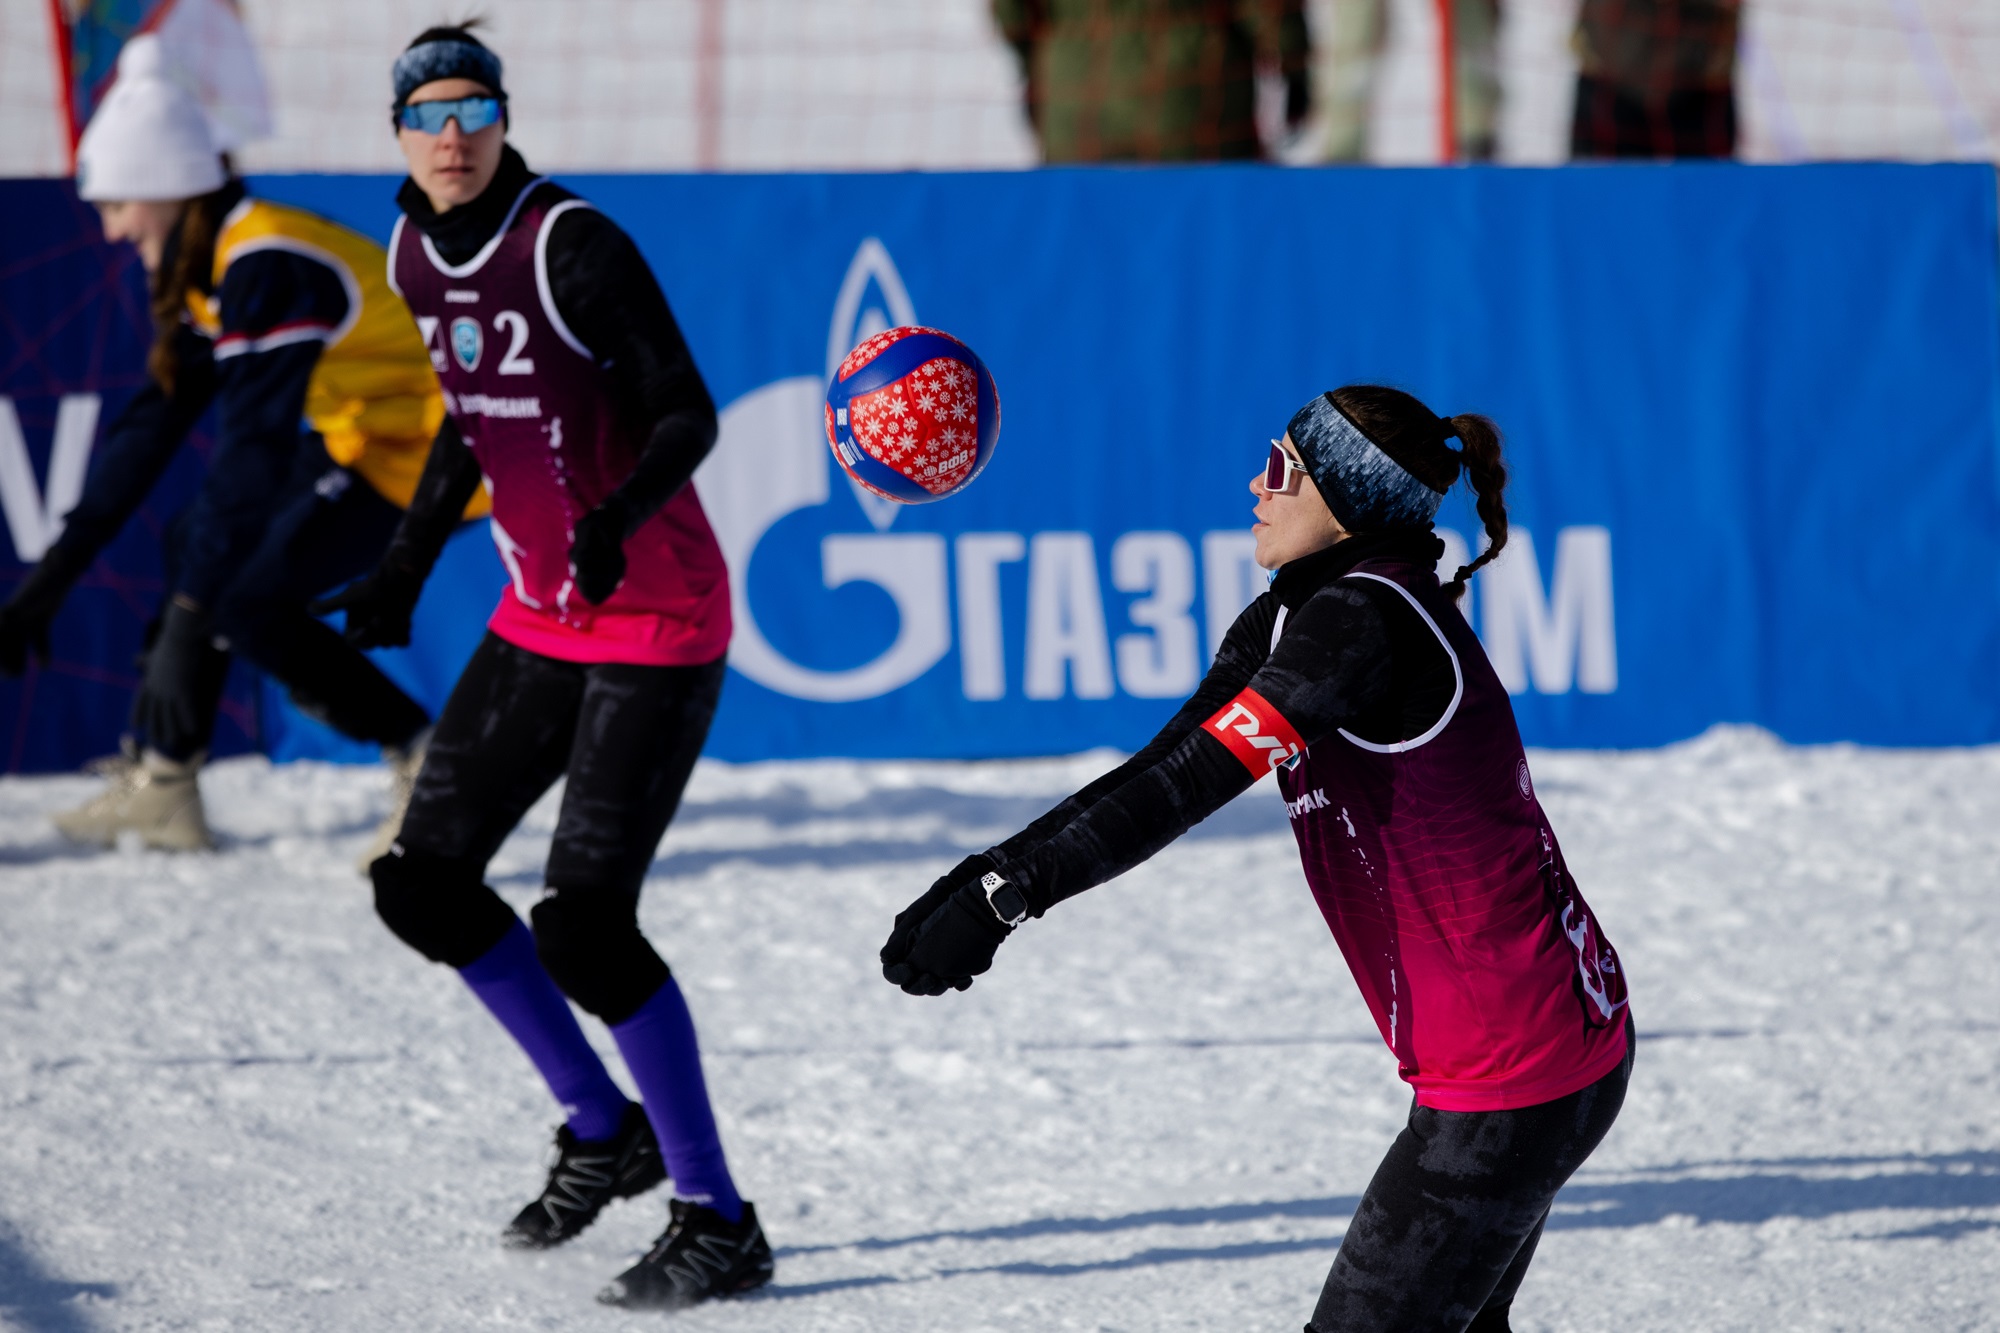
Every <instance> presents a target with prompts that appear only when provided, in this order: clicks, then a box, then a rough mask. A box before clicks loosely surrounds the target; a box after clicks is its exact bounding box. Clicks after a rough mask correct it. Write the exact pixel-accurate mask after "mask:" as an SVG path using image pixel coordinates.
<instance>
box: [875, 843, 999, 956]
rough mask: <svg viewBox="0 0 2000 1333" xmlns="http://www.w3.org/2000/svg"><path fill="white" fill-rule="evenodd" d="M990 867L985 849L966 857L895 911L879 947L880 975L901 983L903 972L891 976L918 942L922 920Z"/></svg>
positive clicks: (975, 881)
mask: <svg viewBox="0 0 2000 1333" xmlns="http://www.w3.org/2000/svg"><path fill="white" fill-rule="evenodd" d="M992 869H993V861H992V859H991V858H990V857H988V856H987V855H986V854H985V853H984V852H982V853H980V854H979V855H977V856H968V857H966V858H965V859H964V860H963V861H960V862H959V863H958V864H957V865H955V866H953V867H952V868H951V869H950V870H949V871H947V872H946V873H945V874H943V875H941V876H939V877H938V881H937V883H935V884H933V885H931V886H930V888H929V889H927V890H925V892H924V896H923V897H921V898H919V899H917V900H916V901H915V902H913V903H911V904H910V905H909V906H908V907H905V908H904V909H903V910H902V911H900V912H898V913H896V928H895V929H894V930H892V931H890V932H889V942H888V943H886V944H884V945H883V946H882V975H883V976H885V977H888V978H889V980H891V981H893V982H895V983H896V984H897V985H898V986H900V985H902V984H903V980H904V974H897V975H894V976H891V975H890V973H891V972H892V971H893V970H894V969H895V968H896V966H897V964H899V963H901V962H902V961H903V960H904V959H906V958H908V957H909V956H910V946H911V945H912V944H915V943H916V942H917V932H918V931H919V930H921V929H923V925H924V922H926V921H928V920H930V918H931V913H932V912H935V911H937V909H938V908H939V907H941V906H942V905H943V904H944V901H945V899H947V898H949V897H951V895H952V894H954V893H957V892H958V891H959V890H960V889H961V888H963V887H965V886H966V885H967V884H977V883H978V882H979V877H980V876H982V875H984V874H986V873H987V872H988V871H990V870H992Z"/></svg>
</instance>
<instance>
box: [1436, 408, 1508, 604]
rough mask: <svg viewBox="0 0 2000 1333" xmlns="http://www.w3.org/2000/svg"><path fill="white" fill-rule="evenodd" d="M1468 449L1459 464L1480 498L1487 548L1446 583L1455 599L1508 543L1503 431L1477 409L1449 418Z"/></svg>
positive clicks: (1471, 487) (1476, 495) (1446, 589)
mask: <svg viewBox="0 0 2000 1333" xmlns="http://www.w3.org/2000/svg"><path fill="white" fill-rule="evenodd" d="M1445 423H1446V424H1447V425H1449V426H1450V427H1451V428H1452V430H1453V431H1454V432H1455V433H1456V434H1457V435H1458V438H1459V442H1460V443H1461V444H1462V445H1463V446H1464V448H1462V449H1460V450H1459V463H1460V464H1461V465H1462V466H1463V467H1464V469H1465V484H1466V486H1467V487H1469V488H1470V489H1471V491H1472V494H1473V495H1474V496H1475V497H1476V498H1477V500H1478V509H1479V521H1480V522H1481V523H1482V524H1484V525H1485V527H1486V549H1485V550H1483V551H1481V552H1480V553H1479V554H1478V555H1477V556H1476V557H1474V559H1473V561H1472V563H1471V564H1468V565H1461V566H1459V570H1458V573H1457V574H1455V575H1453V576H1452V580H1451V582H1449V583H1447V584H1445V585H1444V590H1445V592H1446V593H1447V594H1448V595H1450V597H1451V598H1452V600H1453V601H1457V600H1458V599H1459V598H1461V597H1463V596H1464V595H1465V586H1466V581H1467V580H1469V579H1470V578H1471V577H1472V575H1473V573H1474V571H1476V570H1478V569H1479V568H1480V567H1481V566H1482V565H1486V564H1489V563H1490V562H1491V561H1492V560H1493V558H1494V557H1495V556H1497V555H1499V554H1500V551H1501V548H1503V547H1504V546H1506V545H1507V502H1506V500H1505V498H1504V497H1503V492H1504V491H1505V490H1506V489H1507V464H1506V463H1505V462H1504V461H1502V459H1501V457H1500V431H1499V428H1498V427H1496V426H1495V425H1494V424H1493V422H1492V421H1491V420H1490V419H1488V418H1486V417H1482V416H1480V415H1478V414H1477V413H1474V412H1465V413H1461V414H1460V415H1458V416H1455V417H1447V418H1445Z"/></svg>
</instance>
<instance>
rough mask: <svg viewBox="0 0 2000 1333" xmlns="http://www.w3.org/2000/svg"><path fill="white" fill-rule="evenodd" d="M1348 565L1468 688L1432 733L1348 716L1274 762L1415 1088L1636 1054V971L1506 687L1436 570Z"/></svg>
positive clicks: (1557, 1075)
mask: <svg viewBox="0 0 2000 1333" xmlns="http://www.w3.org/2000/svg"><path fill="white" fill-rule="evenodd" d="M1346 577H1347V578H1349V579H1373V580H1375V581H1377V582H1378V583H1383V584H1387V585H1388V586H1389V587H1391V588H1393V589H1395V591H1396V593H1397V594H1398V595H1400V596H1402V597H1404V598H1407V599H1408V600H1409V602H1410V604H1411V605H1412V606H1414V607H1415V608H1416V609H1417V611H1418V613H1419V614H1420V615H1421V616H1422V617H1423V618H1424V620H1425V621H1427V622H1428V623H1429V625H1430V628H1431V631H1432V632H1433V633H1435V634H1436V635H1437V636H1438V640H1439V642H1441V643H1442V644H1443V645H1444V647H1445V650H1446V651H1447V652H1448V653H1450V654H1451V656H1452V658H1453V667H1454V671H1455V673H1456V675H1457V680H1458V688H1457V691H1456V693H1455V695H1454V697H1453V699H1452V703H1451V705H1450V707H1449V708H1448V709H1447V710H1446V712H1445V714H1444V716H1443V717H1442V718H1441V719H1440V720H1439V721H1438V722H1437V724H1436V725H1434V726H1433V727H1432V728H1431V729H1430V730H1429V731H1427V732H1425V733H1424V734H1423V735H1421V736H1417V737H1415V738H1413V739H1410V740H1407V741H1401V742H1397V743H1394V744H1376V743H1372V742H1369V741H1365V740H1362V739H1360V738H1359V737H1356V736H1354V735H1352V734H1350V733H1348V732H1347V731H1345V730H1342V731H1339V732H1337V733H1336V734H1334V735H1332V736H1328V737H1325V738H1324V739H1322V740H1320V741H1318V742H1317V743H1315V744H1314V745H1313V746H1312V747H1311V749H1309V750H1308V751H1306V753H1305V754H1304V755H1303V756H1302V757H1301V758H1299V759H1297V760H1296V761H1295V762H1294V763H1293V764H1292V766H1291V767H1290V768H1284V767H1280V768H1279V770H1278V783H1279V786H1280V787H1281V788H1282V790H1283V791H1284V794H1285V801H1286V808H1287V810H1288V811H1289V812H1290V814H1291V819H1292V830H1293V832H1294V833H1295V834H1296V835H1297V837H1298V842H1299V854H1300V857H1301V859H1302V860H1303V861H1304V863H1305V872H1306V880H1307V882H1308V883H1309V884H1310V885H1311V886H1312V891H1313V896H1314V897H1315V898H1316V899H1317V900H1318V902H1319V908H1320V912H1321V913H1322V914H1323V915H1324V916H1325V917H1326V922H1327V925H1328V926H1330V927H1332V929H1333V934H1334V938H1335V939H1336V940H1337V941H1339V944H1340V949H1341V952H1342V953H1343V954H1344V955H1345V956H1346V958H1347V963H1348V966H1349V967H1350V968H1351V969H1352V970H1353V972H1354V979H1355V981H1356V982H1357V983H1358V984H1359V985H1360V987H1361V993H1362V996H1363V997H1364V998H1365V999H1366V1000H1367V1002H1368V1007H1369V1009H1370V1010H1371V1011H1372V1012H1373V1013H1374V1015H1375V1022H1376V1025H1377V1026H1378V1027H1379V1028H1380V1029H1381V1032H1382V1039H1383V1040H1384V1041H1386V1042H1387V1043H1388V1044H1389V1049H1390V1050H1392V1051H1394V1052H1395V1053H1396V1059H1397V1062H1398V1064H1399V1066H1400V1073H1401V1074H1402V1077H1403V1078H1404V1080H1405V1081H1406V1082H1408V1083H1409V1084H1410V1085H1411V1086H1412V1087H1414V1088H1415V1089H1416V1093H1417V1101H1418V1103H1419V1104H1421V1105H1424V1106H1429V1107H1435V1108H1436V1109H1438V1110H1443V1111H1498V1110H1511V1109H1514V1108H1517V1107H1522V1106H1533V1105H1536V1104H1538V1103H1541V1102H1547V1101H1552V1100H1554V1099H1555V1098H1558V1097H1562V1096H1565V1095H1567V1094H1569V1093H1572V1092H1575V1091H1577V1090H1578V1089H1580V1088H1583V1087H1587V1086H1588V1085H1589V1084H1591V1083H1594V1082H1596V1081H1597V1080H1598V1079H1599V1078H1601V1077H1603V1076H1604V1075H1605V1074H1607V1073H1609V1072H1610V1071H1611V1069H1612V1068H1613V1067H1614V1066H1616V1065H1617V1064H1618V1062H1619V1061H1620V1060H1622V1059H1623V1058H1624V1055H1625V1046H1626V1033H1625V1022H1626V1007H1625V1006H1626V994H1625V976H1624V970H1623V967H1622V965H1621V964H1620V962H1619V960H1618V956H1617V954H1616V952H1615V951H1614V950H1613V949H1612V947H1611V945H1610V944H1609V943H1608V942H1607V941H1606V940H1605V939H1604V937H1603V935H1602V934H1601V933H1600V932H1599V930H1598V928H1597V923H1596V920H1595V919H1594V918H1593V917H1592V915H1591V912H1590V908H1589V907H1588V906H1587V905H1586V904H1585V903H1584V900H1583V896H1582V894H1580V893H1579V892H1577V888H1576V885H1575V883H1574V882H1573V881H1572V880H1571V879H1570V876H1569V871H1568V869H1567V868H1566V867H1565V866H1564V864H1563V856H1562V849H1561V848H1560V847H1559V846H1557V844H1556V838H1555V834H1554V833H1553V832H1552V831H1551V830H1550V828H1549V822H1548V819H1547V818H1546V817H1545V816H1544V815H1543V813H1542V807H1541V803H1540V802H1539V801H1538V800H1536V799H1535V788H1534V782H1533V780H1532V779H1531V778H1530V776H1529V774H1528V760H1527V756H1526V754H1525V753H1524V752H1523V750H1522V747H1521V736H1520V732H1519V730H1518V729H1517V727H1516V726H1515V723H1514V710H1513V707H1512V705H1511V704H1509V703H1508V700H1507V691H1506V689H1505V688H1504V687H1503V686H1502V685H1501V684H1500V680H1499V678H1498V677H1497V676H1496V675H1495V674H1494V672H1493V667H1492V665H1491V664H1490V663H1488V661H1487V660H1486V654H1485V652H1484V651H1483V650H1482V649H1481V647H1480V645H1479V640H1478V639H1477V638H1475V637H1474V636H1473V633H1472V630H1471V629H1470V628H1469V627H1468V626H1467V625H1466V623H1465V619H1464V617H1463V616H1461V615H1460V614H1459V613H1458V610H1457V608H1456V607H1455V606H1454V605H1453V604H1452V603H1451V602H1450V600H1449V599H1448V598H1447V597H1446V596H1445V594H1444V593H1443V591H1442V590H1441V589H1440V588H1439V586H1438V581H1437V578H1436V576H1435V575H1434V574H1433V573H1432V572H1431V571H1430V570H1428V569H1422V568H1419V567H1417V566H1415V565H1412V564H1408V563H1405V562H1400V561H1396V562H1392V561H1387V560H1383V561H1364V562H1363V563H1362V564H1360V565H1358V566H1356V567H1355V569H1354V570H1353V571H1351V572H1350V573H1349V574H1347V575H1346ZM1278 629H1279V632H1280V633H1282V631H1283V622H1282V621H1281V622H1280V623H1279V626H1278Z"/></svg>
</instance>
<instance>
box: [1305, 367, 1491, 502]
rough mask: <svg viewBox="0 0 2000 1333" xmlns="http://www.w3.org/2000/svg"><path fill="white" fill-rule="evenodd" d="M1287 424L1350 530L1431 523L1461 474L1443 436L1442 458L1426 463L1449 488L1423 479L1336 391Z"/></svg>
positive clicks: (1315, 480) (1316, 481) (1308, 467)
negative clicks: (1344, 407) (1355, 418)
mask: <svg viewBox="0 0 2000 1333" xmlns="http://www.w3.org/2000/svg"><path fill="white" fill-rule="evenodd" d="M1447 428H1448V427H1447ZM1285 429H1286V431H1287V432H1288V433H1289V434H1290V435H1291V437H1292V444H1293V445H1294V446H1296V447H1297V449H1298V451H1299V457H1300V458H1301V459H1302V460H1303V461H1304V463H1305V465H1306V471H1307V472H1308V473H1310V474H1311V476H1312V479H1313V484H1314V485H1315V486H1317V487H1319V493H1320V496H1321V498H1322V499H1324V500H1325V501H1326V507H1327V508H1328V509H1330V510H1332V511H1333V516H1334V517H1335V518H1337V519H1339V520H1340V526H1341V527H1343V528H1346V529H1347V530H1348V531H1349V532H1373V531H1376V530H1377V529H1380V528H1397V527H1429V526H1430V524H1431V520H1432V519H1434V518H1436V517H1437V511H1438V506H1439V505H1440V504H1442V503H1443V502H1444V490H1445V489H1449V488H1450V486H1451V483H1452V481H1453V480H1456V478H1457V476H1458V458H1457V455H1455V454H1453V453H1452V452H1451V451H1450V450H1448V449H1446V448H1445V447H1444V444H1443V441H1442V440H1440V441H1439V442H1438V444H1437V446H1436V447H1437V452H1438V453H1439V454H1440V455H1442V456H1443V457H1442V458H1441V459H1426V460H1424V462H1425V463H1428V464H1430V466H1427V467H1426V469H1425V470H1426V471H1431V472H1434V473H1439V474H1440V476H1441V478H1442V480H1443V481H1444V489H1438V488H1436V487H1435V486H1434V485H1432V484H1431V483H1430V482H1426V481H1424V480H1422V479H1420V478H1419V477H1418V476H1417V475H1416V474H1415V473H1413V472H1411V471H1410V469H1409V468H1407V467H1405V466H1404V465H1403V464H1402V463H1399V462H1397V461H1396V460H1395V459H1393V458H1391V457H1390V456H1389V455H1388V454H1387V453H1385V452H1383V450H1382V447H1381V446H1380V445H1378V444H1376V443H1375V441H1373V440H1371V439H1369V438H1368V437H1367V436H1366V435H1364V434H1362V433H1361V428H1360V427H1359V426H1356V425H1355V424H1354V423H1353V422H1352V421H1349V420H1348V419H1347V414H1346V413H1345V412H1342V411H1341V410H1340V408H1339V407H1338V406H1337V405H1336V404H1335V403H1334V401H1333V396H1332V395H1331V394H1324V393H1323V394H1320V395H1319V396H1318V397H1316V398H1314V399H1313V400H1312V401H1311V402H1309V403H1307V404H1306V405H1305V406H1304V407H1302V408H1300V409H1299V410H1298V412H1297V413H1296V414H1295V415H1294V416H1293V417H1292V420H1291V424H1290V425H1288V426H1287V427H1286V428H1285ZM1422 465H1423V464H1420V466H1422ZM1440 465H1442V466H1440Z"/></svg>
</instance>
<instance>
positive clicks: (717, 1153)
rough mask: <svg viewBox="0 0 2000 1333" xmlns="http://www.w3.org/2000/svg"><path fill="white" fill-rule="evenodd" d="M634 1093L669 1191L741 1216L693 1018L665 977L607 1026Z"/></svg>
mask: <svg viewBox="0 0 2000 1333" xmlns="http://www.w3.org/2000/svg"><path fill="white" fill-rule="evenodd" d="M611 1035H612V1037H613V1038H614V1039H615V1040H616V1041H617V1042H618V1052H619V1054H621V1055H623V1056H624V1057H625V1067H626V1068H627V1069H629V1070H631V1071H632V1081H633V1082H635V1083H637V1084H638V1085H639V1099H640V1100H641V1101H642V1102H644V1103H645V1105H646V1116H647V1118H648V1119H650V1120H651V1121H652V1122H653V1132H654V1133H655V1134H657V1135H658V1136H659V1139H660V1155H661V1156H663V1157H665V1158H666V1159H667V1170H668V1172H669V1173H670V1174H671V1175H672V1176H673V1180H674V1193H676V1194H678V1195H680V1196H681V1197H682V1198H684V1199H693V1200H695V1201H696V1202H697V1203H705V1204H707V1205H708V1206H709V1207H711V1208H713V1209H715V1211H716V1212H718V1213H721V1214H722V1215H723V1216H724V1217H726V1218H728V1219H729V1220H730V1221H731V1222H734V1221H736V1220H737V1219H738V1218H740V1217H742V1216H743V1200H742V1198H741V1197H739V1196H738V1195H737V1193H736V1183H735V1182H734V1181H732V1180H731V1179H730V1178H729V1166H728V1163H726V1162H724V1161H723V1159H722V1139H721V1138H720V1137H719V1136H718V1135H717V1134H716V1132H715V1113H714V1112H713V1111H711V1110H710V1109H709V1105H708V1084H707V1083H706V1082H705V1081H704V1080H703V1079H702V1076H701V1049H700V1048H699V1047H698V1046H697V1045H696V1044H695V1037H694V1019H693V1018H691V1017H689V1015H688V1007H687V1001H686V1000H684V999H683V998H681V988H680V987H679V986H676V985H675V984H674V979H673V978H672V977H668V978H667V979H666V982H665V983H664V984H663V985H661V987H660V988H659V989H658V990H657V991H655V992H653V998H652V999H650V1000H648V1001H646V1002H645V1003H644V1004H642V1005H640V1006H639V1012H638V1013H636V1014H633V1015H632V1016H631V1017H630V1018H628V1019H626V1020H625V1021H624V1022H623V1023H619V1024H616V1025H614V1026H613V1027H612V1029H611Z"/></svg>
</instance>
